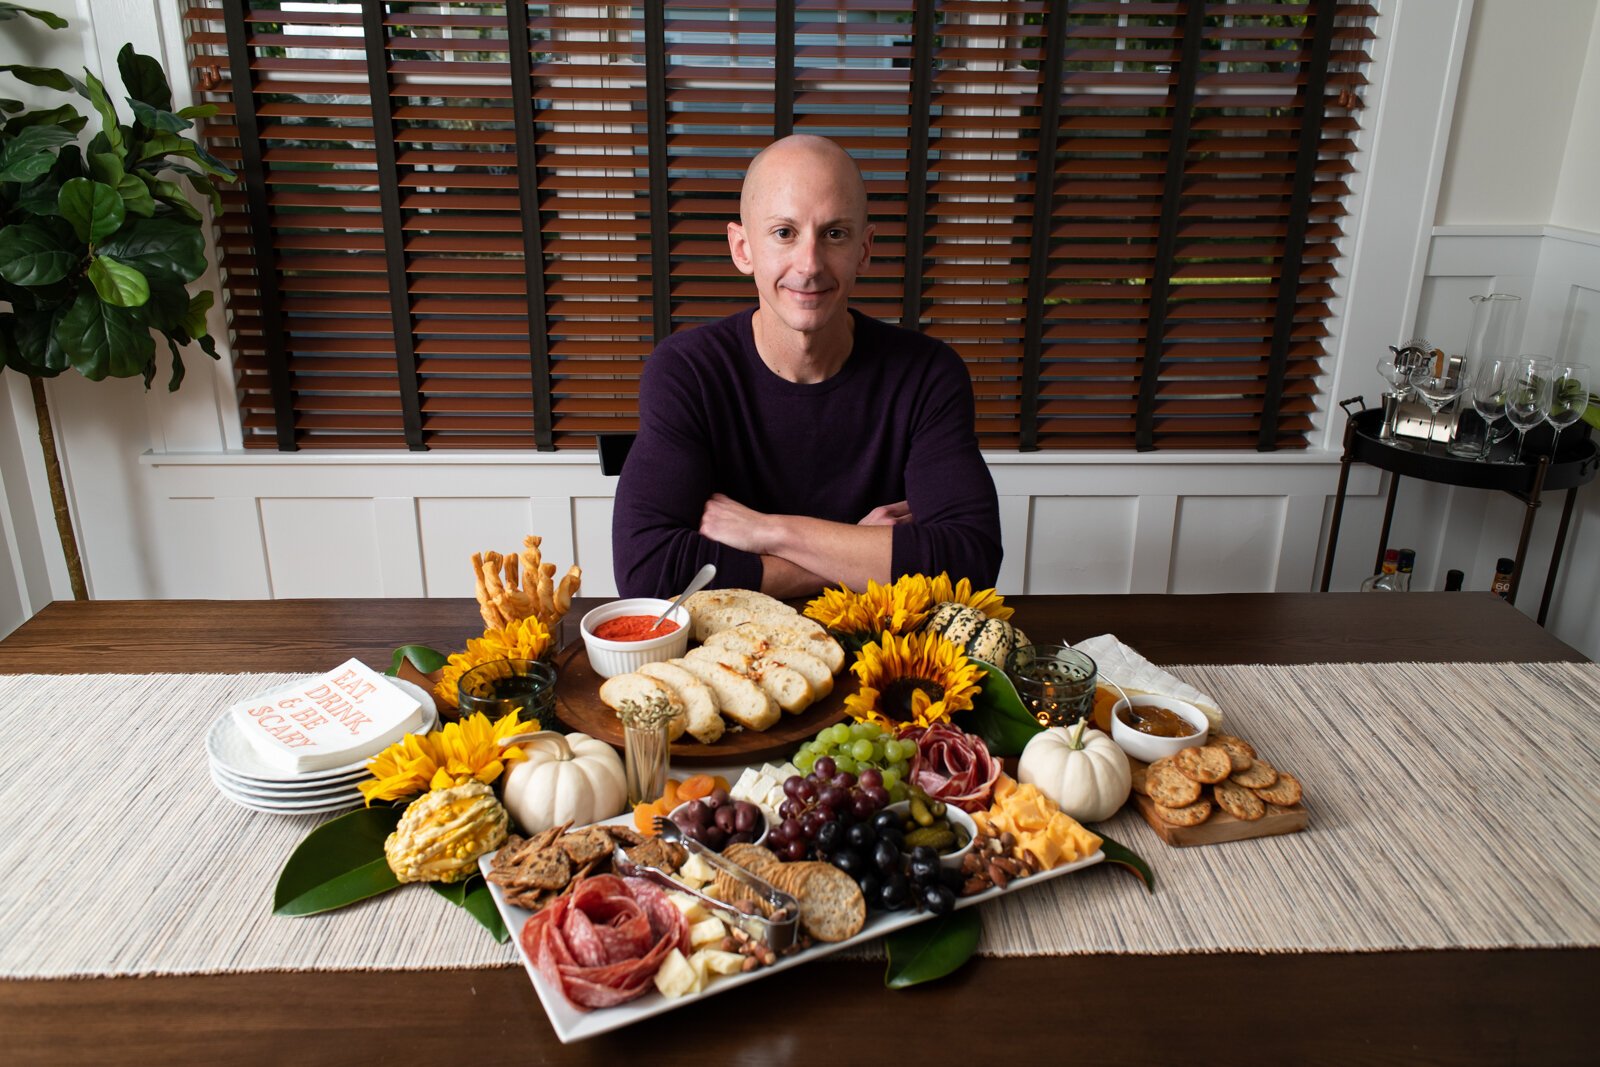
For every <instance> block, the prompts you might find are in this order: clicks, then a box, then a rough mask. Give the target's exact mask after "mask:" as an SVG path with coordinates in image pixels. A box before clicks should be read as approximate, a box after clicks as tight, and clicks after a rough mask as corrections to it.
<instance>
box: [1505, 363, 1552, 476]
mask: <svg viewBox="0 0 1600 1067" xmlns="http://www.w3.org/2000/svg"><path fill="white" fill-rule="evenodd" d="M1551 368H1552V364H1551V363H1550V361H1549V360H1547V359H1545V358H1544V357H1542V356H1524V357H1522V358H1521V359H1518V360H1517V361H1516V362H1515V363H1514V364H1513V365H1512V370H1511V375H1512V377H1511V382H1510V384H1508V385H1507V386H1506V418H1508V419H1510V420H1511V425H1513V426H1515V427H1516V428H1517V458H1516V459H1515V460H1514V462H1516V463H1521V462H1522V443H1523V442H1524V441H1526V440H1527V438H1528V431H1529V430H1531V429H1533V428H1534V427H1535V426H1537V425H1539V424H1540V423H1541V422H1543V421H1544V418H1545V416H1546V415H1547V414H1549V412H1550V371H1551Z"/></svg>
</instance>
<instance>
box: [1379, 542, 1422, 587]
mask: <svg viewBox="0 0 1600 1067" xmlns="http://www.w3.org/2000/svg"><path fill="white" fill-rule="evenodd" d="M1416 564H1417V553H1416V550H1415V549H1410V548H1402V549H1401V550H1400V564H1399V566H1398V567H1397V568H1396V570H1395V572H1394V573H1393V574H1383V575H1379V576H1378V583H1377V588H1378V589H1379V590H1380V591H1382V592H1385V593H1409V592H1411V569H1412V568H1413V567H1415V566H1416Z"/></svg>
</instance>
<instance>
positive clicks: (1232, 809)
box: [1211, 782, 1267, 822]
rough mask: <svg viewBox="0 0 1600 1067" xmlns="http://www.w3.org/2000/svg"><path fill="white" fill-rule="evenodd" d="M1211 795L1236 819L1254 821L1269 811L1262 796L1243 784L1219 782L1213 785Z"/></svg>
mask: <svg viewBox="0 0 1600 1067" xmlns="http://www.w3.org/2000/svg"><path fill="white" fill-rule="evenodd" d="M1211 795H1212V796H1214V797H1215V798H1216V800H1217V804H1218V806H1220V807H1221V808H1222V810H1223V811H1225V812H1227V813H1228V814H1229V815H1232V816H1233V817H1234V818H1235V819H1243V820H1245V821H1246V822H1254V821H1255V820H1257V819H1259V818H1261V816H1263V815H1265V814H1266V813H1267V806H1266V805H1265V804H1263V803H1262V802H1261V798H1260V797H1258V796H1256V794H1255V793H1254V792H1253V791H1252V790H1249V789H1246V788H1245V787H1244V786H1242V785H1235V784H1234V783H1232V782H1218V783H1217V784H1216V785H1214V786H1212V787H1211Z"/></svg>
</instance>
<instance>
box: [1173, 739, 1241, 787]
mask: <svg viewBox="0 0 1600 1067" xmlns="http://www.w3.org/2000/svg"><path fill="white" fill-rule="evenodd" d="M1172 764H1173V766H1175V767H1177V768H1178V770H1179V771H1180V772H1182V773H1183V775H1184V776H1185V777H1187V778H1193V779H1194V780H1195V781H1197V782H1199V783H1201V784H1202V785H1212V784H1214V783H1216V782H1220V781H1222V780H1223V779H1224V778H1226V777H1228V771H1229V770H1230V769H1231V768H1232V766H1233V763H1232V761H1231V760H1229V759H1228V750H1227V749H1225V748H1223V747H1222V746H1221V745H1202V746H1199V747H1196V748H1185V749H1180V750H1179V752H1178V754H1177V755H1175V756H1173V757H1172Z"/></svg>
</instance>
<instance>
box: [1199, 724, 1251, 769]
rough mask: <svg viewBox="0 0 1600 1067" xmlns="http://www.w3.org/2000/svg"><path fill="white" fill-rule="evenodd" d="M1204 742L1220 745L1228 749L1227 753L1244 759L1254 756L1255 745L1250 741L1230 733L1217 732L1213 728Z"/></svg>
mask: <svg viewBox="0 0 1600 1067" xmlns="http://www.w3.org/2000/svg"><path fill="white" fill-rule="evenodd" d="M1206 744H1208V745H1221V746H1222V747H1223V748H1225V749H1227V750H1228V754H1229V755H1230V756H1232V755H1234V754H1238V755H1240V756H1242V757H1244V758H1245V759H1246V760H1253V759H1255V758H1256V750H1255V746H1254V745H1252V744H1250V742H1248V741H1246V740H1245V739H1244V738H1242V737H1235V736H1233V735H1232V734H1219V733H1217V732H1216V731H1215V730H1213V731H1212V732H1211V736H1210V737H1208V738H1207V739H1206ZM1247 765H1248V764H1247Z"/></svg>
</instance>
